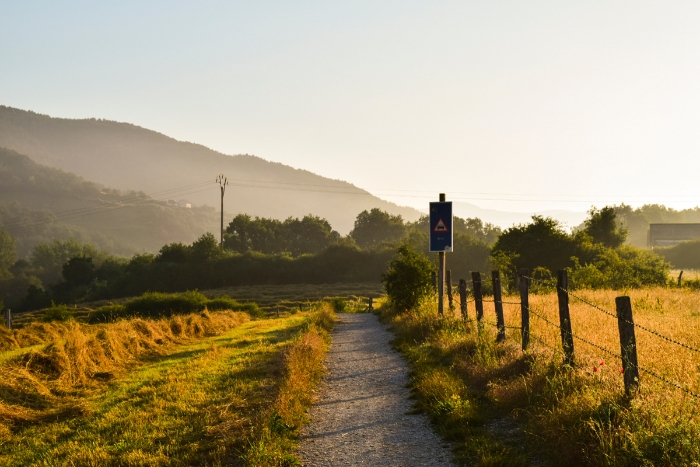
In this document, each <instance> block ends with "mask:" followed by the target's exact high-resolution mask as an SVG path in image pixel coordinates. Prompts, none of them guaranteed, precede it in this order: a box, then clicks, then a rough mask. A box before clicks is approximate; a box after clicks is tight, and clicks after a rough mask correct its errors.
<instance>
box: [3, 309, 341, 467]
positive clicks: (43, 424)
mask: <svg viewBox="0 0 700 467" xmlns="http://www.w3.org/2000/svg"><path fill="white" fill-rule="evenodd" d="M217 315H221V316H229V317H232V318H233V317H238V314H233V313H221V314H219V313H211V314H210V318H209V319H210V320H211V321H213V318H215V317H216V316H217ZM190 318H191V319H190ZM200 320H206V318H204V317H203V316H201V315H200V314H195V315H190V316H183V317H174V318H172V319H170V320H162V321H158V322H150V321H145V320H131V321H123V322H120V323H115V324H113V325H100V326H77V325H76V326H77V327H79V328H81V329H88V330H90V332H89V334H90V335H91V336H94V334H95V333H94V330H95V329H100V330H102V331H104V330H105V329H106V328H109V327H110V326H112V327H114V326H117V325H120V326H122V328H119V330H120V331H121V333H120V334H124V333H125V334H129V333H130V335H131V336H133V337H134V338H135V339H137V340H138V341H140V344H139V345H138V346H136V344H135V343H130V344H129V345H131V346H132V347H130V346H129V345H127V344H126V343H123V344H124V345H122V346H119V345H117V343H114V345H113V346H112V347H110V348H112V349H113V351H114V352H115V354H119V355H122V356H123V358H124V359H125V361H126V360H128V359H130V358H131V357H129V355H128V354H121V353H119V351H120V349H121V350H124V349H126V350H128V349H129V348H140V349H142V353H141V354H140V356H137V357H134V359H133V360H131V362H130V363H128V364H127V365H125V366H124V367H123V368H122V369H121V371H116V372H114V373H113V374H112V375H113V376H111V377H112V378H113V379H111V381H110V382H109V383H104V382H102V381H101V378H103V377H106V376H100V375H97V374H93V375H92V376H93V378H92V379H90V378H88V380H87V381H86V382H82V383H80V382H78V383H71V381H72V380H71V378H69V377H67V376H66V378H65V379H64V382H63V383H62V384H63V385H62V386H61V388H62V389H63V392H61V394H58V393H55V392H56V391H55V390H54V389H53V388H52V387H51V386H52V385H55V384H57V383H56V381H57V380H58V379H57V378H56V376H57V375H56V374H54V376H53V379H51V378H46V377H45V375H44V376H40V377H38V378H36V380H37V381H38V382H39V383H42V384H44V387H43V388H42V387H40V386H38V385H34V386H32V385H30V384H28V383H27V382H26V381H24V380H22V379H21V378H22V377H24V376H27V375H28V376H34V374H33V373H32V372H29V373H21V374H17V375H15V376H13V378H14V379H13V380H12V381H15V382H16V383H17V384H16V394H17V396H18V398H19V399H22V400H26V399H27V398H28V396H31V394H29V389H32V388H33V389H34V390H35V392H36V393H40V392H41V390H43V393H42V394H43V395H44V396H45V397H47V398H51V400H49V401H48V403H47V404H46V407H44V410H43V411H39V409H36V410H37V413H34V414H29V415H30V416H32V417H31V418H30V419H28V420H24V421H23V420H17V419H16V417H15V419H14V420H13V421H12V423H11V424H8V423H6V424H5V425H3V426H4V429H5V431H4V435H2V436H3V439H2V442H0V465H8V466H15V465H17V466H19V465H57V466H69V465H70V466H73V465H80V466H83V465H85V466H91V465H95V466H102V465H115V466H116V465H119V466H122V465H134V466H137V465H138V466H141V465H149V466H170V465H208V466H223V465H251V466H252V465H296V464H298V461H297V460H296V458H295V457H294V455H293V450H294V447H295V443H296V432H297V429H298V427H299V426H301V424H302V423H304V421H305V411H306V408H307V407H308V404H309V403H310V394H311V392H312V390H313V387H314V385H315V383H316V382H317V381H318V379H319V378H320V376H321V374H322V372H323V367H322V359H323V354H324V353H325V349H326V347H327V339H328V335H327V329H330V326H332V313H331V312H330V310H329V308H328V307H327V306H325V307H323V308H322V309H321V310H319V311H318V312H315V313H313V314H307V313H304V314H301V313H299V314H296V315H293V316H288V317H285V318H281V319H265V320H257V321H250V322H245V321H248V319H247V316H245V315H243V316H242V321H240V322H239V323H238V324H236V325H234V326H233V328H231V327H229V328H228V329H224V327H225V323H223V322H219V323H218V327H211V326H207V324H206V323H205V322H202V321H200ZM196 324H199V329H200V330H199V331H197V330H196V329H197V327H196V326H195V325H196ZM146 325H148V326H146ZM112 331H115V332H116V331H117V329H116V328H113V329H112ZM98 332H100V331H98ZM68 334H69V333H66V334H64V335H63V336H61V338H62V339H65V340H66V342H68V339H69V338H70V336H68ZM171 334H172V337H170V335H171ZM195 334H196V336H195ZM144 336H145V337H144ZM187 336H195V337H187ZM206 336H210V337H206ZM87 339H90V337H88V338H87ZM156 340H162V341H163V343H162V344H158V343H157V342H156ZM64 347H65V346H64ZM85 347H88V346H87V345H86V346H85ZM24 358H27V357H24ZM8 368H9V367H8ZM86 368H87V366H86ZM3 371H9V370H8V369H5V368H4V369H3ZM66 374H72V375H75V374H76V373H75V372H73V373H71V372H67V373H66ZM87 374H88V375H89V374H90V373H89V372H87ZM42 375H43V374H42ZM4 377H5V375H3V381H4ZM95 377H97V379H95ZM78 381H79V380H78ZM8 395H9V392H5V393H3V395H2V400H3V401H4V400H5V397H7V396H8ZM51 404H60V405H62V406H63V407H64V410H63V412H60V413H58V412H56V411H55V410H54V411H53V412H52V411H51V409H49V408H48V406H49V405H51ZM69 407H70V408H71V410H68V408H69Z"/></svg>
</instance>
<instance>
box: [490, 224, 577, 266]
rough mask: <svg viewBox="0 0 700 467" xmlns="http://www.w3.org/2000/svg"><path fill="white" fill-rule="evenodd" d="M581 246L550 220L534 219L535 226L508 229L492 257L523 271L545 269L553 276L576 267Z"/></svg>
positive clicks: (526, 225) (493, 250) (525, 225)
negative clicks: (575, 259) (574, 259)
mask: <svg viewBox="0 0 700 467" xmlns="http://www.w3.org/2000/svg"><path fill="white" fill-rule="evenodd" d="M580 254H581V252H580V248H579V243H578V242H577V240H576V238H574V237H573V236H572V235H569V234H567V233H566V232H565V231H564V230H563V229H562V228H561V225H560V224H559V222H558V221H556V220H554V219H552V218H551V217H542V216H532V223H530V224H524V225H522V224H521V225H519V226H516V227H511V228H509V229H506V231H505V232H503V234H501V236H500V237H498V240H497V241H496V244H495V245H494V246H493V249H492V250H491V255H492V256H494V257H496V256H497V255H500V256H501V257H503V255H505V256H506V257H509V258H512V262H513V266H515V268H516V269H520V268H530V269H532V268H535V267H538V266H542V267H545V268H547V269H549V270H550V271H552V272H555V271H556V270H558V269H564V268H566V267H568V266H571V265H573V262H572V260H571V257H572V256H578V255H580Z"/></svg>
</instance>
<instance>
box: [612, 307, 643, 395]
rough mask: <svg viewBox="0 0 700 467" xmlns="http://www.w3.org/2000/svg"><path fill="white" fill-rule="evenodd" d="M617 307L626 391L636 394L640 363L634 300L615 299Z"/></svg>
mask: <svg viewBox="0 0 700 467" xmlns="http://www.w3.org/2000/svg"><path fill="white" fill-rule="evenodd" d="M615 307H616V309H617V327H618V328H619V330H620V350H621V354H622V372H623V373H624V378H625V393H626V394H627V395H628V396H632V395H634V393H635V392H636V390H637V388H638V387H639V365H638V364H637V340H636V339H635V337H634V321H633V319H632V302H631V301H630V298H629V297H617V298H616V299H615Z"/></svg>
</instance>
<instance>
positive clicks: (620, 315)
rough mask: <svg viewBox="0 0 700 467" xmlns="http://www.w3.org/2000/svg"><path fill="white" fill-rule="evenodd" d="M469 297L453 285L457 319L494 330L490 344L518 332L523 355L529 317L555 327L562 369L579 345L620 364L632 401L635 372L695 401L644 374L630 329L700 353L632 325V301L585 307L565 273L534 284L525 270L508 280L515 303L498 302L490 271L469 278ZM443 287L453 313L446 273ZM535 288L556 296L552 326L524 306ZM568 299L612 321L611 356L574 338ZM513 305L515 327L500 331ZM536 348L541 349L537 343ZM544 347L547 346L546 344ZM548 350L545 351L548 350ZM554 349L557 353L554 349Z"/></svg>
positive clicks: (497, 282)
mask: <svg viewBox="0 0 700 467" xmlns="http://www.w3.org/2000/svg"><path fill="white" fill-rule="evenodd" d="M471 276H472V277H471V295H472V296H471V298H469V292H470V291H469V289H468V286H467V281H466V280H465V279H460V280H459V285H458V286H457V288H456V292H457V293H458V294H459V305H460V312H461V315H462V319H463V321H465V322H476V323H477V324H478V326H479V327H480V328H481V327H483V326H484V325H490V326H494V327H495V328H496V341H497V342H503V341H504V340H505V339H506V330H507V329H513V330H517V331H519V332H520V337H521V342H522V350H523V351H525V350H528V348H529V346H530V339H531V337H533V336H532V335H531V332H530V331H531V329H530V326H531V323H530V320H531V318H532V317H534V318H536V319H537V320H539V321H541V322H542V323H544V324H545V325H547V326H550V327H552V328H556V329H558V330H559V334H560V336H561V351H562V352H563V355H564V361H563V363H564V364H565V365H570V366H573V365H575V342H580V343H581V344H584V345H587V346H591V347H593V348H595V349H597V350H599V351H602V352H604V353H605V354H607V355H609V356H611V357H614V358H618V359H620V361H621V362H622V371H621V372H622V373H623V378H624V386H625V392H626V394H627V395H628V396H633V395H634V394H635V393H636V391H637V390H638V388H639V384H640V372H642V373H644V374H646V375H648V376H650V377H653V378H655V379H658V380H659V381H661V382H663V383H664V384H666V385H669V386H672V387H674V388H676V389H678V390H681V391H683V392H685V393H686V394H689V395H690V396H693V397H695V398H700V394H697V393H696V392H694V391H692V390H690V389H688V388H686V387H684V386H683V385H681V384H679V383H677V382H675V381H672V380H670V379H668V378H666V377H664V376H662V375H660V374H658V373H657V372H656V371H653V370H650V369H648V368H646V367H643V366H640V365H639V361H638V358H637V339H636V335H635V331H636V330H640V331H642V332H645V333H648V334H650V335H652V336H655V337H656V338H659V339H662V340H663V341H665V342H667V343H670V344H673V345H676V346H679V347H682V348H684V349H686V350H690V351H692V352H695V353H698V354H700V349H698V348H695V347H693V346H691V345H689V344H687V343H684V342H681V341H678V340H676V339H673V338H671V337H668V336H666V335H663V334H662V333H660V332H658V331H655V330H653V329H650V328H649V327H646V326H642V325H639V324H637V323H635V322H634V317H633V312H632V302H631V300H630V297H628V296H620V297H616V298H615V312H614V313H613V312H611V311H609V310H607V309H605V308H603V307H601V306H599V305H596V304H594V303H591V302H590V301H588V300H586V299H584V298H582V297H580V296H578V295H576V294H574V293H573V292H571V291H570V290H569V284H568V276H567V272H566V271H565V270H562V271H558V273H557V281H556V285H555V284H553V283H549V282H548V281H546V280H542V279H536V278H532V277H530V276H529V271H528V270H527V269H522V270H520V272H519V274H518V275H517V277H513V278H511V279H513V283H515V284H517V288H518V293H519V296H520V301H517V302H515V301H504V300H503V291H502V285H501V275H500V272H499V271H493V272H492V273H491V278H490V279H482V278H481V274H480V273H479V272H472V274H471ZM446 279H447V280H446V286H447V291H448V294H447V298H448V306H449V308H450V309H451V310H454V303H453V290H452V283H451V275H450V273H449V272H447V274H446ZM485 282H490V283H491V286H492V289H493V299H492V300H487V299H485V298H484V296H483V293H482V290H483V284H484V283H485ZM533 282H534V283H538V282H539V283H541V284H543V285H546V286H550V287H554V288H555V290H556V292H557V300H558V309H559V322H558V323H557V322H554V321H552V320H551V319H548V318H547V317H546V316H544V313H541V312H539V311H538V310H536V309H534V308H533V307H531V306H530V288H531V285H532V283H533ZM570 299H574V300H577V301H578V302H580V303H582V304H584V305H586V306H587V307H588V308H590V309H591V310H595V311H596V312H599V313H603V314H605V315H607V316H609V317H612V318H615V319H616V321H617V330H618V333H619V338H620V351H619V352H617V351H614V350H611V349H608V348H606V347H604V346H601V345H598V344H596V343H594V342H592V340H591V339H587V338H585V337H583V336H580V335H577V334H575V333H574V332H573V331H572V323H571V313H570V310H569V301H570ZM485 302H492V303H493V304H494V311H495V315H496V322H490V321H488V320H486V319H485V318H484V303H485ZM469 303H474V310H475V319H470V318H469V306H468V304H469ZM504 304H510V305H519V307H520V317H521V323H520V326H506V324H505V319H504V313H503V305H504ZM540 343H542V344H544V345H547V344H546V343H544V342H543V341H540ZM547 346H548V345H547ZM548 347H549V346H548ZM554 350H558V349H554Z"/></svg>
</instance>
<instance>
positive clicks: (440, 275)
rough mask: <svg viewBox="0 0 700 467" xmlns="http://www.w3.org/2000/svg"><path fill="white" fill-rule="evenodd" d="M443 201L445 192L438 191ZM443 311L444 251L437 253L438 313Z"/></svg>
mask: <svg viewBox="0 0 700 467" xmlns="http://www.w3.org/2000/svg"><path fill="white" fill-rule="evenodd" d="M444 201H445V193H440V202H444ZM444 313H445V252H444V251H441V252H439V253H438V315H440V316H443V315H444Z"/></svg>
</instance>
